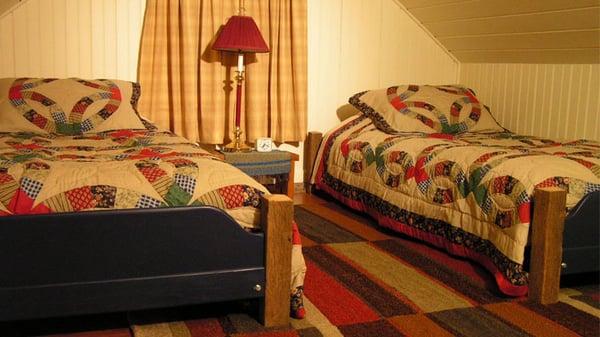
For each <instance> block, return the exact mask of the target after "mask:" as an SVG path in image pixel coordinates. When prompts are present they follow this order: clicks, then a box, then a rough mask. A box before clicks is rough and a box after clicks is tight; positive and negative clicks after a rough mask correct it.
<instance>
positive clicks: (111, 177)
mask: <svg viewBox="0 0 600 337" xmlns="http://www.w3.org/2000/svg"><path fill="white" fill-rule="evenodd" d="M265 191H266V190H265V189H264V187H263V186H261V185H260V184H258V183H257V182H256V181H254V180H253V179H252V178H250V177H248V176H247V175H245V174H243V173H242V172H241V171H239V170H238V169H236V168H234V167H232V166H231V165H228V164H227V163H224V162H221V161H219V160H218V159H217V158H216V157H213V156H211V155H210V154H209V153H207V152H206V151H204V150H202V149H201V148H200V147H198V146H196V145H194V144H192V143H190V142H189V141H187V140H185V139H183V138H181V137H178V136H176V135H174V134H172V133H170V132H161V131H148V130H118V131H109V132H101V133H93V134H85V135H79V136H56V135H47V134H44V135H43V134H35V133H0V213H1V214H4V215H9V214H39V213H56V212H73V211H85V210H98V209H122V208H153V207H166V206H186V205H200V204H205V205H212V206H216V207H219V208H221V209H224V210H227V211H228V212H229V213H230V214H231V215H232V216H233V217H234V218H236V220H238V222H240V223H241V224H243V225H244V226H247V227H253V226H254V225H255V219H256V214H255V213H256V207H257V206H258V204H259V200H260V195H261V194H262V193H264V192H265Z"/></svg>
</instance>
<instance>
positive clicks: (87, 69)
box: [0, 0, 146, 80]
mask: <svg viewBox="0 0 600 337" xmlns="http://www.w3.org/2000/svg"><path fill="white" fill-rule="evenodd" d="M145 4H146V1H145V0H127V1H124V0H28V1H22V2H21V3H20V4H18V5H17V6H15V7H14V8H13V9H12V10H9V11H8V12H6V13H4V14H2V16H0V51H1V52H0V53H1V55H2V57H0V77H21V76H23V77H82V78H118V79H124V80H136V77H137V62H138V50H139V43H140V34H141V29H142V22H143V17H144V9H145Z"/></svg>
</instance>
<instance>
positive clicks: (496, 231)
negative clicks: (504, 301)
mask: <svg viewBox="0 0 600 337" xmlns="http://www.w3.org/2000/svg"><path fill="white" fill-rule="evenodd" d="M315 165H316V166H315V170H314V172H313V177H312V183H314V184H315V186H316V188H317V189H321V190H324V191H326V192H328V193H329V194H331V195H333V196H334V197H336V198H337V199H339V200H341V201H342V202H344V203H346V204H347V205H349V206H350V207H353V208H355V209H358V210H361V211H365V212H368V213H369V214H371V215H372V216H374V217H375V218H377V219H378V221H379V223H380V224H381V225H383V226H386V227H389V228H392V229H394V230H396V231H399V232H402V233H405V234H408V235H409V236H412V237H415V238H418V239H421V240H424V241H427V242H429V243H432V244H434V245H436V246H438V247H443V248H445V249H446V250H447V251H449V252H451V253H454V254H457V255H460V256H465V257H469V258H471V259H474V260H476V261H479V262H480V263H482V264H483V266H485V267H486V268H487V269H489V270H490V271H491V272H492V273H493V274H494V275H495V278H496V280H497V282H498V285H499V288H500V290H501V291H502V292H504V293H506V294H508V295H514V296H519V295H524V294H525V293H526V292H527V282H528V274H527V271H526V270H525V269H524V268H523V263H524V256H525V247H526V245H527V241H528V233H529V224H530V220H531V208H532V198H533V192H534V189H535V188H537V187H548V186H558V187H561V188H564V189H566V190H567V207H568V208H569V207H573V206H575V204H576V203H577V202H578V201H579V200H581V198H582V197H583V196H585V195H586V194H587V193H590V192H593V191H597V190H600V143H598V142H593V141H586V140H578V141H572V142H558V141H554V140H548V139H540V138H535V137H527V136H520V135H516V134H513V133H509V132H492V133H477V132H466V133H464V134H460V135H454V136H453V135H448V134H427V133H420V132H404V133H398V134H394V135H390V134H387V133H385V132H382V131H380V130H379V129H378V128H376V127H375V126H374V125H373V123H372V121H371V119H369V118H367V117H365V116H362V115H361V116H356V117H353V118H350V119H349V120H347V121H345V122H344V123H342V124H341V125H340V126H338V127H337V128H335V129H333V130H332V131H330V132H329V133H328V134H327V135H325V137H324V140H323V142H322V144H321V148H320V150H319V154H318V157H317V161H316V164H315Z"/></svg>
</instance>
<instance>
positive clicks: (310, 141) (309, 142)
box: [303, 131, 323, 193]
mask: <svg viewBox="0 0 600 337" xmlns="http://www.w3.org/2000/svg"><path fill="white" fill-rule="evenodd" d="M322 139H323V134H322V133H321V132H315V131H310V132H309V133H308V135H306V140H304V166H303V167H304V190H305V191H306V193H310V192H311V187H310V176H311V175H312V170H313V167H314V165H315V160H316V159H317V153H318V152H319V146H320V145H321V140H322Z"/></svg>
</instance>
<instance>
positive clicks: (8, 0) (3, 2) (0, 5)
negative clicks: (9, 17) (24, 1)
mask: <svg viewBox="0 0 600 337" xmlns="http://www.w3.org/2000/svg"><path fill="white" fill-rule="evenodd" d="M19 1H20V0H0V15H2V14H4V12H6V11H8V10H9V9H10V8H11V7H12V6H14V5H16V4H17V2H19Z"/></svg>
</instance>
